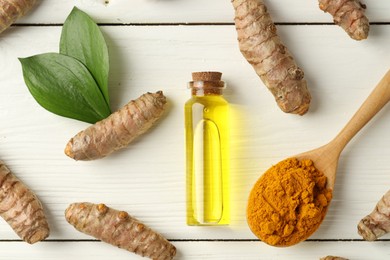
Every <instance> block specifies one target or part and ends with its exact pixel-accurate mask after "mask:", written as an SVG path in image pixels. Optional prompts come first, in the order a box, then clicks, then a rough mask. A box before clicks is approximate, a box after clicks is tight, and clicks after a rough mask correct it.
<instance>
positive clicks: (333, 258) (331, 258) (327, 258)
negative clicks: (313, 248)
mask: <svg viewBox="0 0 390 260" xmlns="http://www.w3.org/2000/svg"><path fill="white" fill-rule="evenodd" d="M320 260H348V259H347V258H344V257H339V256H331V255H328V256H325V257H322V258H320Z"/></svg>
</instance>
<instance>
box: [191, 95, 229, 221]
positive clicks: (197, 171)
mask: <svg viewBox="0 0 390 260" xmlns="http://www.w3.org/2000/svg"><path fill="white" fill-rule="evenodd" d="M228 110H229V107H228V103H227V102H226V100H225V99H224V98H223V96H221V95H211V94H210V95H204V96H195V95H194V96H192V98H191V99H190V100H189V101H187V103H186V104H185V128H186V158H187V162H186V165H187V173H186V174H187V176H186V177H187V224H188V225H227V224H229V222H230V206H229V111H228Z"/></svg>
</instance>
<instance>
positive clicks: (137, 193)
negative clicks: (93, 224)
mask: <svg viewBox="0 0 390 260" xmlns="http://www.w3.org/2000/svg"><path fill="white" fill-rule="evenodd" d="M268 2H269V4H268V5H269V8H270V11H272V12H273V13H274V14H275V15H274V18H275V20H276V21H277V22H279V23H297V22H298V23H310V24H311V25H281V26H278V30H279V32H280V35H281V37H282V39H283V41H284V42H286V44H288V47H289V49H290V50H291V52H292V53H294V56H296V58H297V62H298V64H299V65H300V66H301V67H302V68H304V70H305V73H306V75H305V77H306V78H307V79H308V83H309V88H310V91H311V93H312V95H313V102H312V107H311V110H310V112H309V113H308V114H307V115H305V116H304V117H299V116H293V115H287V114H284V113H282V112H281V111H279V109H278V108H277V106H276V105H275V103H274V100H273V97H272V95H271V94H270V93H268V91H267V89H266V87H265V86H264V85H263V84H262V83H261V81H260V80H259V79H258V77H257V76H256V74H255V73H254V71H253V69H252V68H251V67H250V65H249V64H247V62H246V61H245V60H244V59H243V57H242V55H241V54H240V52H239V50H238V44H237V41H236V32H235V29H234V25H233V8H232V7H231V4H230V2H229V1H225V0H215V1H207V2H206V0H198V1H192V0H180V1H179V0H170V1H154V0H146V1H145V0H133V1H126V0H110V3H109V4H108V5H104V4H103V1H100V0H99V1H97V0H95V1H94V0H78V1H57V0H45V1H41V2H40V4H39V6H38V7H37V8H36V9H34V11H32V12H31V13H30V14H29V15H28V16H26V17H25V18H23V19H22V20H20V21H19V25H18V26H12V27H11V28H10V29H9V30H7V31H6V32H4V33H3V34H1V35H0V55H1V59H0V120H1V124H0V158H1V159H2V160H4V161H5V162H6V163H7V165H8V166H9V168H10V169H11V170H12V171H13V172H14V173H15V174H16V175H17V176H18V177H19V178H20V179H22V180H23V181H24V182H25V183H26V184H27V185H28V186H29V187H31V189H33V190H34V191H35V192H36V193H37V194H38V196H39V197H40V199H41V200H42V202H43V204H44V206H45V209H46V211H47V213H48V217H49V222H50V225H51V227H52V235H51V236H50V239H51V242H43V243H39V244H37V245H34V246H33V247H29V246H28V245H26V244H24V243H22V242H13V241H14V240H15V239H16V240H17V239H18V237H17V236H16V235H15V234H14V233H13V231H12V230H11V228H10V227H9V226H8V225H7V224H6V223H5V221H3V220H1V219H0V250H1V252H2V255H1V257H0V258H4V259H11V258H12V259H26V258H27V257H28V258H29V259H54V258H55V259H60V260H61V259H65V258H66V259H69V258H70V257H72V258H75V259H81V258H83V259H107V258H108V257H115V259H119V260H120V259H125V258H126V259H138V258H137V256H133V255H129V254H128V253H127V252H126V251H121V250H119V249H116V248H114V247H111V246H109V245H105V244H103V243H100V242H88V239H90V237H88V236H86V235H83V234H81V233H78V232H75V230H74V229H73V228H72V227H71V226H70V225H69V224H67V223H66V221H65V219H64V210H65V208H66V207H67V206H68V204H69V203H71V202H75V201H91V202H95V203H99V202H104V203H106V204H107V205H109V206H111V207H115V208H118V209H122V210H125V211H128V212H129V213H130V214H132V215H133V216H135V217H137V218H138V219H140V220H142V221H143V222H145V224H147V225H149V226H150V227H152V228H153V229H155V230H156V231H158V232H160V233H162V234H163V235H164V236H166V237H167V238H168V239H171V240H173V243H174V244H175V246H177V248H178V250H179V253H178V259H259V258H261V259H318V258H319V257H321V256H325V255H328V254H333V255H340V256H344V257H347V258H348V257H349V258H350V259H387V258H389V255H390V252H389V246H388V244H389V241H388V240H385V241H379V242H374V243H366V242H363V241H361V240H360V237H359V236H358V234H357V230H356V225H357V223H358V221H359V220H360V219H361V218H362V217H363V216H365V215H366V214H367V213H368V212H370V211H371V210H372V207H373V206H374V205H375V203H376V202H377V200H378V199H379V198H380V197H381V196H382V194H384V193H385V192H386V191H387V190H388V187H389V186H390V181H389V177H388V176H389V173H390V164H389V162H388V158H389V155H390V150H389V149H388V144H389V143H390V135H389V134H388V132H389V128H390V124H389V122H390V111H389V109H390V108H389V107H385V108H384V109H383V110H382V111H381V112H380V113H379V114H378V115H377V116H376V117H375V118H374V119H373V120H372V121H371V122H370V123H369V124H368V125H367V126H366V127H365V128H364V129H362V131H361V132H360V133H359V134H358V135H357V136H356V137H355V138H354V139H353V140H352V141H351V143H350V144H349V145H348V146H347V147H346V149H345V150H344V152H343V154H342V156H341V158H340V161H339V168H338V173H337V183H336V185H335V189H334V199H333V201H332V205H331V207H330V209H329V211H328V214H327V216H326V219H325V221H324V223H323V224H322V225H321V228H320V229H319V230H318V231H317V232H316V233H315V234H314V235H313V236H312V237H311V238H310V239H311V241H309V242H304V243H301V244H299V245H297V246H296V247H292V248H291V249H290V248H289V249H287V250H279V249H275V248H272V247H269V246H266V245H264V244H263V243H261V242H258V241H253V240H254V239H256V238H255V236H254V235H253V234H252V233H251V232H250V231H249V229H248V227H247V224H246V221H245V213H244V212H245V207H246V200H247V196H248V194H249V191H250V189H251V187H252V185H253V184H254V183H255V181H256V180H257V178H258V177H259V176H260V175H261V173H263V172H264V171H265V170H266V169H268V168H269V167H270V166H271V165H272V164H275V163H277V162H278V161H280V160H281V159H284V158H286V157H287V156H290V155H292V154H297V153H300V152H302V151H306V150H310V149H312V148H315V147H318V146H319V145H322V144H324V143H325V142H327V141H329V140H330V139H331V138H332V137H334V136H335V134H337V133H338V132H339V131H340V130H341V128H342V127H343V126H344V124H345V122H346V121H347V120H348V119H349V118H350V117H351V116H352V115H353V113H354V112H355V111H356V110H357V108H358V107H359V106H360V104H361V103H362V102H363V101H364V99H365V98H366V97H367V96H368V94H369V93H370V92H371V90H372V87H373V86H375V84H376V83H377V82H378V79H379V78H381V76H382V75H384V73H385V72H386V71H387V70H388V68H389V65H390V62H389V61H390V51H389V48H388V46H390V26H389V25H388V24H380V25H375V24H374V25H372V26H371V31H370V36H369V39H368V40H365V41H362V42H355V41H353V40H351V39H349V38H348V37H347V36H346V35H345V32H344V31H343V30H342V29H340V28H339V27H337V26H334V25H320V24H317V25H316V23H331V22H332V21H331V17H330V16H328V15H327V14H323V13H322V12H321V11H320V10H319V8H318V7H317V1H311V2H308V1H306V0H305V1H304V0H296V1H294V3H293V4H286V3H285V2H286V1H282V0H275V1H272V2H271V1H268ZM364 2H365V3H366V4H367V6H368V7H369V9H368V10H367V16H368V17H369V18H370V20H371V21H372V22H385V23H389V22H390V18H389V17H388V10H389V9H390V3H388V2H387V1H374V0H365V1H364ZM73 5H77V6H78V7H80V8H81V9H82V10H84V11H86V12H88V13H89V14H91V16H92V17H93V18H94V19H95V20H96V21H98V22H100V23H102V24H105V25H103V26H101V29H102V31H103V33H104V36H105V38H106V40H107V43H108V46H109V53H110V79H109V83H110V95H111V107H112V108H113V110H115V109H118V108H119V107H121V106H123V105H124V104H125V103H127V102H128V101H129V100H130V99H134V98H136V97H138V96H139V95H141V94H143V93H144V92H146V91H151V92H153V91H154V92H155V91H157V90H160V89H162V90H163V91H164V94H166V95H167V97H168V102H169V107H168V113H167V114H166V116H165V118H164V119H163V120H161V121H160V122H159V123H158V125H156V127H154V128H153V129H152V130H151V131H150V132H149V133H147V134H146V135H145V136H143V137H142V138H140V139H139V140H138V141H137V142H135V143H134V144H132V145H131V146H130V147H128V148H127V149H125V150H123V151H121V152H118V153H116V154H113V155H112V156H110V157H108V158H105V159H102V160H99V161H94V162H74V161H73V160H71V159H69V158H67V157H66V156H65V155H64V153H63V149H64V148H65V144H66V142H67V141H68V139H69V138H70V137H72V136H73V135H74V134H76V133H77V132H78V131H80V130H82V129H84V128H85V127H86V126H87V124H85V123H81V122H77V121H74V120H71V119H66V118H62V117H58V116H56V115H53V114H51V113H50V112H47V111H45V110H44V109H43V108H41V107H40V106H39V105H38V104H37V103H36V102H35V100H34V99H33V98H32V96H31V95H30V93H29V92H28V90H27V87H26V86H25V85H24V82H23V78H22V73H21V66H20V64H19V62H18V60H17V58H18V57H26V56H30V55H35V54H38V53H42V52H57V51H58V45H59V38H60V32H61V27H60V26H59V25H60V24H62V23H63V21H64V20H65V17H66V16H67V14H68V13H69V12H70V10H71V8H72V7H73ZM170 23H174V24H186V23H195V24H192V25H188V26H174V25H169V24H170ZM199 23H201V24H203V23H205V24H208V25H201V24H199ZM215 23H218V24H219V25H212V24H215ZM221 23H222V24H221ZM225 23H228V24H227V25H224V24H225ZM128 24H142V25H145V24H156V26H150V25H148V26H129V25H128ZM158 24H164V26H159V25H158ZM202 70H217V71H221V72H223V75H224V80H225V81H226V82H227V84H228V87H227V89H226V98H227V99H228V100H229V101H230V103H231V104H232V119H233V122H234V123H233V124H232V127H231V130H232V155H231V156H232V160H231V161H232V162H231V167H232V171H231V172H232V190H231V195H232V224H231V225H230V226H229V227H223V228H215V227H188V226H186V225H185V166H184V122H183V118H184V115H183V113H184V111H183V105H184V102H185V101H186V100H187V99H188V98H189V95H190V93H189V90H188V89H187V88H186V83H187V81H189V80H190V79H191V72H193V71H202ZM388 238H389V237H384V239H388ZM199 239H200V240H203V242H194V241H197V240H199ZM214 239H216V241H215V240H214ZM237 239H238V240H239V241H236V240H237ZM340 239H341V241H339V240H340ZM69 240H71V241H69ZM78 240H81V241H78ZM313 240H315V241H313ZM329 240H331V242H329ZM199 248H202V250H199Z"/></svg>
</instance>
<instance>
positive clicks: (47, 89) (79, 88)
mask: <svg viewBox="0 0 390 260" xmlns="http://www.w3.org/2000/svg"><path fill="white" fill-rule="evenodd" d="M19 60H20V62H21V63H22V68H23V77H24V81H25V82H26V85H27V87H28V89H29V91H30V92H31V94H32V95H33V97H34V98H35V100H36V101H37V102H38V103H39V104H40V105H41V106H42V107H44V108H45V109H47V110H49V111H50V112H53V113H55V114H57V115H60V116H65V117H70V118H74V119H77V120H81V121H84V122H88V123H95V122H97V121H99V120H102V119H104V118H106V117H107V116H109V115H110V114H111V111H110V108H109V106H108V105H107V104H106V102H105V100H104V97H103V95H102V93H101V92H100V90H99V88H98V86H97V85H96V81H95V80H94V78H93V77H92V76H91V73H90V72H89V71H88V69H87V68H86V67H85V66H84V65H83V64H82V63H81V62H80V61H78V60H76V59H75V58H72V57H69V56H66V55H62V54H58V53H45V54H40V55H36V56H31V57H28V58H20V59H19Z"/></svg>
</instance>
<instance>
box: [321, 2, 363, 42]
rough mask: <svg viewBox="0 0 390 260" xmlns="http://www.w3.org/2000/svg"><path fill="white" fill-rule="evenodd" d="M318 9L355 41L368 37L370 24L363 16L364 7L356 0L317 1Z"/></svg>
mask: <svg viewBox="0 0 390 260" xmlns="http://www.w3.org/2000/svg"><path fill="white" fill-rule="evenodd" d="M318 2H319V4H320V9H321V10H322V11H324V12H326V13H330V14H331V15H332V16H333V20H334V22H335V24H338V25H340V26H341V28H343V29H344V30H345V31H346V32H347V33H348V35H349V36H350V37H351V38H352V39H355V40H363V39H366V38H367V37H368V31H369V30H370V24H369V21H368V19H367V17H366V16H365V14H364V11H365V9H366V5H364V4H362V3H361V2H359V1H358V0H319V1H318Z"/></svg>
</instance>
